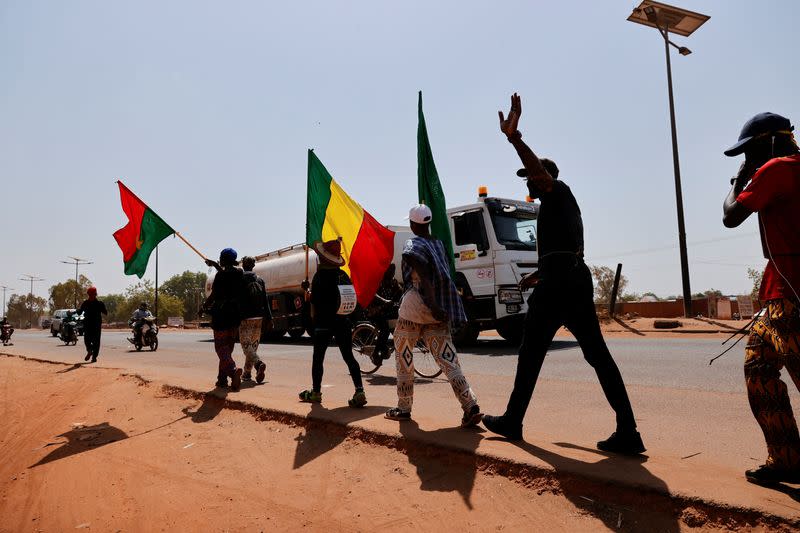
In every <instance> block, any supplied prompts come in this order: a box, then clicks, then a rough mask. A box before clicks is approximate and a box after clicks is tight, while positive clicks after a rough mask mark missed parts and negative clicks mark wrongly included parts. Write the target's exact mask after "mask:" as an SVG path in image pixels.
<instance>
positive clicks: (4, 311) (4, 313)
mask: <svg viewBox="0 0 800 533" xmlns="http://www.w3.org/2000/svg"><path fill="white" fill-rule="evenodd" d="M0 289H3V314H2V315H0V316H3V317H5V316H6V291H13V290H14V289H13V287H6V286H5V285H0Z"/></svg>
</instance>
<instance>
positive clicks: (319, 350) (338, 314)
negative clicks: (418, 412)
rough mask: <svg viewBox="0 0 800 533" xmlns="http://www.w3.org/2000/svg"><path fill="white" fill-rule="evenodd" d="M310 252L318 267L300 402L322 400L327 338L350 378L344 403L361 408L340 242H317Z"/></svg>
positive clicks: (363, 402)
mask: <svg viewBox="0 0 800 533" xmlns="http://www.w3.org/2000/svg"><path fill="white" fill-rule="evenodd" d="M313 248H314V251H315V252H316V253H317V256H318V257H319V268H318V269H317V273H316V274H314V277H313V278H312V280H311V315H312V318H313V321H314V339H313V341H314V355H313V360H312V363H311V383H312V384H311V389H308V390H304V391H302V392H301V393H300V395H299V396H300V400H301V401H303V402H310V403H319V402H321V401H322V373H323V363H324V362H325V352H326V351H327V349H328V343H329V342H330V340H331V337H334V338H336V344H337V345H338V346H339V351H340V352H341V353H342V359H344V362H345V364H347V369H348V370H349V371H350V377H351V378H352V380H353V385H354V386H355V389H356V391H355V393H354V394H353V397H352V398H351V399H350V400H349V401H348V402H347V403H348V405H349V406H350V407H364V406H365V405H366V404H367V396H366V394H364V385H363V383H362V381H361V368H360V367H359V366H358V361H356V358H355V357H354V356H353V339H352V336H351V335H352V332H351V328H350V321H349V320H348V319H347V316H346V314H342V313H344V312H345V311H344V310H342V307H343V306H342V305H341V304H342V301H341V300H342V296H341V294H342V293H341V290H340V288H339V287H340V286H341V285H352V282H351V281H350V277H349V276H348V275H347V274H346V273H345V272H344V271H343V270H342V269H341V267H342V266H344V264H345V260H344V257H342V241H341V239H335V240H330V241H325V242H321V241H317V242H315V243H314V246H313Z"/></svg>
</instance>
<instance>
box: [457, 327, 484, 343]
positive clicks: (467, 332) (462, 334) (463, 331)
mask: <svg viewBox="0 0 800 533" xmlns="http://www.w3.org/2000/svg"><path fill="white" fill-rule="evenodd" d="M479 334H480V330H479V329H478V328H477V327H475V325H474V324H465V325H464V326H461V327H460V328H458V329H456V330H453V343H454V344H455V345H456V348H462V347H464V346H470V345H472V344H475V341H476V340H478V335H479Z"/></svg>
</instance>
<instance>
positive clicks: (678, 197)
mask: <svg viewBox="0 0 800 533" xmlns="http://www.w3.org/2000/svg"><path fill="white" fill-rule="evenodd" d="M659 31H660V32H661V35H663V36H664V51H665V53H666V55H667V86H668V87H669V91H668V92H669V125H670V129H671V130H672V166H673V172H674V174H675V203H676V204H677V209H678V247H679V248H680V254H681V281H682V284H683V316H685V317H686V318H689V317H691V316H692V289H691V288H690V286H689V254H688V252H687V250H686V223H685V222H684V218H683V192H682V188H681V164H680V159H679V157H678V130H677V127H676V126H675V99H674V97H673V93H672V62H671V61H670V54H669V45H670V41H669V37H668V35H667V28H666V27H665V28H664V29H663V30H661V29H660V28H659Z"/></svg>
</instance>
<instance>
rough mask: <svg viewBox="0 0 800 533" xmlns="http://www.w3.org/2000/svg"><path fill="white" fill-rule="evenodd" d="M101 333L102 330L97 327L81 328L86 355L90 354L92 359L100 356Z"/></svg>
mask: <svg viewBox="0 0 800 533" xmlns="http://www.w3.org/2000/svg"><path fill="white" fill-rule="evenodd" d="M101 331H102V330H101V328H100V327H99V326H98V327H93V326H84V328H83V343H84V344H85V345H86V353H88V354H90V355H91V356H92V358H94V359H96V358H97V356H98V355H100V332H101Z"/></svg>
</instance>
